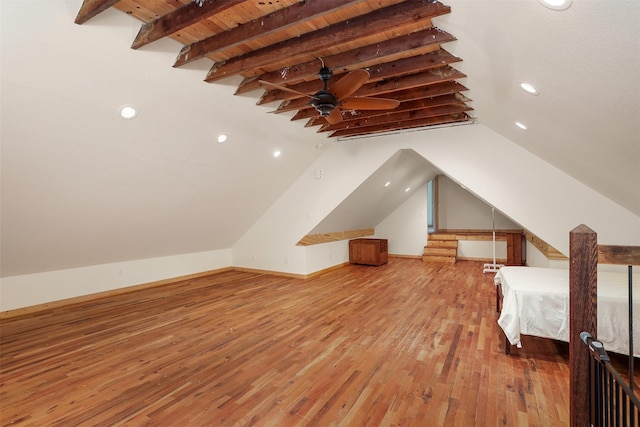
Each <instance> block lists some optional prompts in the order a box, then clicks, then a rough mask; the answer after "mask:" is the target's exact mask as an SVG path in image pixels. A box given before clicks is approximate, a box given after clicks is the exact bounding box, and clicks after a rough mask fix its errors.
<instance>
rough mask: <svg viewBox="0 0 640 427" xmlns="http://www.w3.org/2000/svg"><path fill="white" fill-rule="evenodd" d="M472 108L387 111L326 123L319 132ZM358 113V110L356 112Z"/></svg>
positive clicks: (444, 114) (433, 115)
mask: <svg viewBox="0 0 640 427" xmlns="http://www.w3.org/2000/svg"><path fill="white" fill-rule="evenodd" d="M471 109H472V108H471V107H469V106H467V105H465V104H464V103H458V104H452V105H441V106H439V107H433V108H424V109H420V110H415V109H414V110H411V111H401V112H396V111H394V110H389V111H387V113H386V114H382V115H378V116H373V117H366V118H359V119H355V120H349V121H344V122H340V123H336V124H333V125H331V124H326V125H323V126H322V127H321V128H320V129H319V130H318V132H329V131H336V130H340V129H358V128H359V129H364V128H367V127H370V126H379V125H384V124H389V123H401V122H406V121H408V120H418V119H427V118H430V117H438V116H446V115H450V114H458V113H463V112H465V111H470V110H471ZM356 114H357V112H356ZM344 115H345V116H349V112H348V111H345V112H344Z"/></svg>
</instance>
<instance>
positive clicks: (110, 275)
mask: <svg viewBox="0 0 640 427" xmlns="http://www.w3.org/2000/svg"><path fill="white" fill-rule="evenodd" d="M402 148H410V149H413V150H415V151H416V152H417V153H418V154H420V155H422V156H424V157H425V158H426V159H427V160H428V161H429V162H431V163H432V164H433V165H434V166H435V167H436V168H438V169H439V170H441V171H442V172H443V173H444V174H446V175H447V176H449V177H451V178H452V179H453V180H455V182H458V183H460V184H462V185H464V186H465V187H466V189H467V190H468V191H470V192H471V193H473V194H475V195H477V196H478V197H480V199H481V200H483V201H485V202H486V203H488V204H490V205H493V206H495V207H496V208H497V209H498V210H499V211H501V212H503V213H504V215H505V216H506V217H508V218H513V219H514V220H515V221H517V222H518V223H519V224H521V225H522V227H524V228H526V229H528V230H530V231H531V232H533V233H534V234H536V235H537V236H539V237H540V238H541V239H543V240H545V241H546V242H548V243H549V244H551V245H552V246H554V247H555V248H556V249H558V250H559V251H561V252H563V253H568V249H569V248H568V246H569V232H570V231H571V230H572V229H573V228H575V227H576V226H577V225H579V224H587V225H588V226H590V227H591V228H593V229H594V230H595V231H597V232H598V240H599V242H600V243H602V244H621V245H638V244H640V217H638V216H636V215H634V214H632V213H630V212H629V211H628V210H626V209H624V208H622V207H621V206H619V205H617V204H615V203H613V202H612V201H611V200H609V199H607V198H605V197H603V196H602V195H600V194H599V193H597V192H595V191H594V190H592V189H590V188H589V187H587V186H585V185H583V184H582V183H580V182H578V181H577V180H575V179H573V178H572V177H570V176H568V175H566V174H565V173H563V172H561V171H560V170H558V169H557V168H555V167H553V166H552V165H550V164H548V163H546V162H544V161H542V160H541V159H540V158H538V157H536V156H534V155H532V154H531V153H529V152H527V151H526V150H524V149H522V148H520V147H519V146H516V145H515V144H513V143H511V142H510V141H508V140H507V139H505V138H503V137H502V136H500V135H498V134H497V133H495V132H493V131H491V130H489V129H488V128H486V127H484V126H483V125H478V124H476V125H471V126H460V127H455V128H444V129H432V130H429V131H422V132H408V133H405V134H401V135H397V134H396V135H388V136H382V137H377V138H369V139H361V140H352V141H337V142H333V144H332V146H331V147H330V148H329V149H327V150H326V151H325V153H324V154H323V155H322V156H321V157H320V158H319V159H318V160H317V161H316V162H314V164H312V165H311V166H310V167H309V169H308V170H307V171H306V172H305V173H303V174H302V175H301V176H300V177H299V178H298V179H297V180H296V181H294V182H293V183H292V184H291V186H290V187H289V188H288V189H287V190H286V191H285V193H284V194H283V195H282V196H281V197H280V198H279V199H278V200H277V201H276V202H275V203H274V204H273V205H272V206H271V207H270V208H269V209H268V210H267V211H266V212H265V213H264V214H263V215H262V216H261V217H260V218H259V219H258V221H256V222H255V223H254V224H253V225H252V226H251V227H250V228H249V229H248V230H247V232H246V233H245V234H244V235H243V236H242V237H241V238H240V239H239V240H238V241H237V242H236V244H235V245H234V246H233V248H231V249H223V250H216V251H211V252H201V253H196V254H187V255H178V256H171V257H164V258H153V259H147V260H138V261H129V262H123V263H114V264H105V265H96V266H90V267H85V268H77V269H70V270H62V271H54V272H49V273H39V274H33V275H24V276H14V277H6V278H3V279H2V281H1V282H0V310H1V311H6V310H11V309H15V308H20V307H26V306H30V305H36V304H41V303H45V302H49V301H54V300H60V299H65V298H71V297H75V296H79V295H86V294H91V293H96V292H101V291H106V290H111V289H118V288H121V287H125V286H130V285H137V284H140V283H146V282H151V281H156V280H162V279H167V278H171V277H176V276H182V275H187V274H194V273H198V272H202V271H208V270H213V269H217V268H223V267H228V266H239V267H248V268H255V269H263V270H270V271H283V272H289V273H294V274H310V273H313V272H315V271H318V270H321V269H324V268H328V267H331V266H334V265H337V264H340V263H343V262H346V261H348V242H347V241H342V242H333V243H328V244H323V245H313V246H307V247H302V246H296V243H297V242H298V241H299V240H300V239H301V238H302V237H303V236H305V235H306V234H307V233H308V232H309V231H310V230H312V229H313V228H314V227H315V226H316V225H317V224H318V222H319V221H321V220H322V219H323V218H324V217H325V216H326V215H327V214H328V213H330V212H331V211H332V210H333V209H334V208H335V207H336V206H337V205H338V204H339V203H340V202H341V201H342V200H344V198H346V197H347V196H348V195H349V194H350V193H351V192H352V191H353V190H354V189H355V188H357V187H358V186H359V185H360V184H361V183H362V182H363V181H364V180H365V179H367V177H368V176H369V175H371V174H372V173H373V172H374V171H375V170H376V169H378V167H380V165H381V164H383V163H384V162H385V161H386V160H387V159H388V158H389V157H390V156H392V155H393V154H394V153H395V152H396V151H397V150H399V149H402ZM496 153H500V157H497V156H496ZM499 159H509V161H508V162H505V161H500V160H499ZM319 168H320V169H323V171H324V176H323V179H321V180H318V179H315V178H314V172H313V171H315V170H316V169H319ZM416 197H417V196H416ZM421 203H422V202H421V201H418V200H414V199H413V198H412V199H410V200H409V201H408V202H407V203H405V205H406V206H405V205H402V206H400V207H399V208H398V210H397V211H396V212H394V213H393V214H392V215H390V216H389V217H388V218H387V219H385V220H384V221H382V223H381V224H379V225H378V231H377V232H378V236H377V237H384V238H390V244H393V245H394V246H395V245H397V246H395V249H394V246H391V248H390V250H391V252H392V253H394V252H395V253H400V252H405V251H406V252H409V253H413V251H414V249H413V247H414V245H415V246H416V249H415V250H417V240H418V239H421V240H422V241H421V242H420V244H421V245H422V246H424V238H425V237H426V236H420V237H418V236H412V238H413V237H415V239H416V242H409V241H408V240H407V241H405V240H404V238H405V237H406V238H407V239H408V237H407V234H406V233H408V232H407V231H403V229H402V227H401V225H400V223H401V221H402V220H403V219H404V220H408V221H409V222H411V224H412V226H411V227H407V228H406V229H407V230H408V229H409V228H414V227H418V228H419V227H421V225H420V222H421V221H422V220H421V219H420V217H419V214H418V217H416V216H415V213H414V209H416V210H422V209H423V207H422V206H421ZM424 203H426V198H425V202H424ZM424 212H425V217H424V221H425V223H426V206H425V207H424ZM412 215H414V216H413V218H411V216H412ZM401 218H403V219H401ZM425 228H426V227H425ZM382 234H384V236H383V235H382ZM396 236H403V237H402V238H399V237H396ZM396 239H397V241H396ZM396 251H397V252H396ZM120 271H122V276H120V274H119V272H120Z"/></svg>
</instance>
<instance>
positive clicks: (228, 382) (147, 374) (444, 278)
mask: <svg viewBox="0 0 640 427" xmlns="http://www.w3.org/2000/svg"><path fill="white" fill-rule="evenodd" d="M492 279H493V274H484V275H483V273H482V264H481V263H477V262H469V261H467V262H465V261H462V262H458V263H457V264H455V265H449V264H431V265H425V264H423V263H422V261H421V260H417V259H407V258H390V260H389V263H388V264H386V265H383V266H380V267H368V266H356V265H349V266H345V267H343V268H340V269H338V270H334V271H332V272H329V273H327V274H325V275H322V276H320V277H317V278H313V279H307V280H300V279H292V278H283V277H277V276H269V275H258V274H251V273H245V272H226V273H221V274H218V275H214V276H210V277H205V278H200V279H195V280H190V281H184V282H179V283H175V284H170V285H166V286H162V287H158V288H154V289H147V290H143V291H139V292H132V293H129V294H124V295H119V296H115V297H111V298H108V299H101V300H96V301H92V302H88V303H83V304H80V305H76V306H69V307H63V308H58V309H54V310H51V311H47V312H42V313H40V314H39V315H34V316H29V317H22V318H15V319H9V320H6V321H3V322H2V324H1V329H0V334H1V341H0V342H1V352H2V354H1V360H0V361H1V366H0V374H1V378H0V381H1V382H0V399H1V411H2V412H1V418H0V419H1V421H2V425H21V426H23V425H24V426H26V425H30V426H31V425H32V426H45V425H48V426H57V425H61V426H62V425H64V426H71V425H104V426H107V425H130V426H136V425H162V426H181V425H182V426H191V425H197V426H205V425H206V426H392V425H393V426H400V425H401V426H425V425H431V426H474V425H475V426H492V427H493V426H497V425H508V426H562V425H568V420H569V415H568V408H569V380H568V347H567V346H566V345H563V344H561V343H556V342H553V341H550V340H542V339H535V338H530V337H525V338H530V339H527V340H526V341H524V347H523V349H520V350H516V351H514V353H513V355H512V356H507V355H505V354H504V353H503V341H502V339H503V338H502V336H501V335H500V333H499V330H498V326H497V324H496V320H497V314H496V312H495V291H494V286H493V282H492Z"/></svg>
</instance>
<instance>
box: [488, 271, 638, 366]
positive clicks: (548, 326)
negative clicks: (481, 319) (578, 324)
mask: <svg viewBox="0 0 640 427" xmlns="http://www.w3.org/2000/svg"><path fill="white" fill-rule="evenodd" d="M494 281H495V284H496V285H497V286H502V294H503V295H504V299H503V303H502V312H501V313H500V318H499V319H498V324H499V325H500V327H501V328H502V330H503V331H504V333H505V335H506V336H507V339H508V340H509V342H510V343H511V344H513V345H520V335H532V336H537V337H543V338H552V339H556V340H560V341H565V342H568V341H569V270H568V269H559V268H537V267H502V268H501V269H500V270H499V271H498V272H497V273H496V275H495V278H494ZM628 287H629V279H628V275H627V273H626V272H620V273H615V272H599V273H598V334H597V338H598V340H600V341H602V343H603V344H604V346H605V349H606V350H607V351H610V352H615V353H620V354H628V353H629V329H628V328H629V306H628V301H629V299H628ZM633 330H634V333H633V343H634V355H635V356H640V274H639V273H636V272H635V271H634V274H633Z"/></svg>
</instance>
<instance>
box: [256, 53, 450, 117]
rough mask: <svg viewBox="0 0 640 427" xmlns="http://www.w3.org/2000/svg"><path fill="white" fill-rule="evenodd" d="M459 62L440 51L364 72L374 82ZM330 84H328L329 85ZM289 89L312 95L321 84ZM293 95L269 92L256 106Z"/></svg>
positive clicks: (304, 84)
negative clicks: (367, 73)
mask: <svg viewBox="0 0 640 427" xmlns="http://www.w3.org/2000/svg"><path fill="white" fill-rule="evenodd" d="M458 61H461V59H460V58H458V57H457V56H453V55H451V54H450V53H449V52H447V51H445V50H443V49H440V50H438V51H436V52H431V53H426V54H424V55H419V56H415V57H410V58H403V59H399V60H397V61H393V62H387V63H384V64H378V65H374V66H371V67H367V68H366V70H367V71H368V72H369V74H370V75H371V77H370V79H369V82H376V81H380V80H383V79H389V78H392V77H396V76H401V75H407V74H414V73H417V72H420V71H425V70H429V69H432V68H436V67H442V66H443V65H446V64H451V63H454V62H458ZM340 77H341V75H334V77H333V79H332V82H331V83H335V82H337V81H338V80H340ZM331 83H330V84H331ZM288 87H289V89H293V90H295V91H298V92H301V93H306V94H309V95H311V94H313V93H315V92H317V91H318V90H319V89H321V88H322V82H320V81H319V80H315V81H309V82H304V83H299V84H297V85H293V86H288ZM297 97H298V96H296V95H295V94H294V93H292V92H287V91H284V90H278V89H276V90H269V91H267V92H265V93H264V94H263V95H262V97H261V98H260V99H259V100H258V105H261V104H267V103H269V102H274V101H279V100H285V99H294V98H297Z"/></svg>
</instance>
